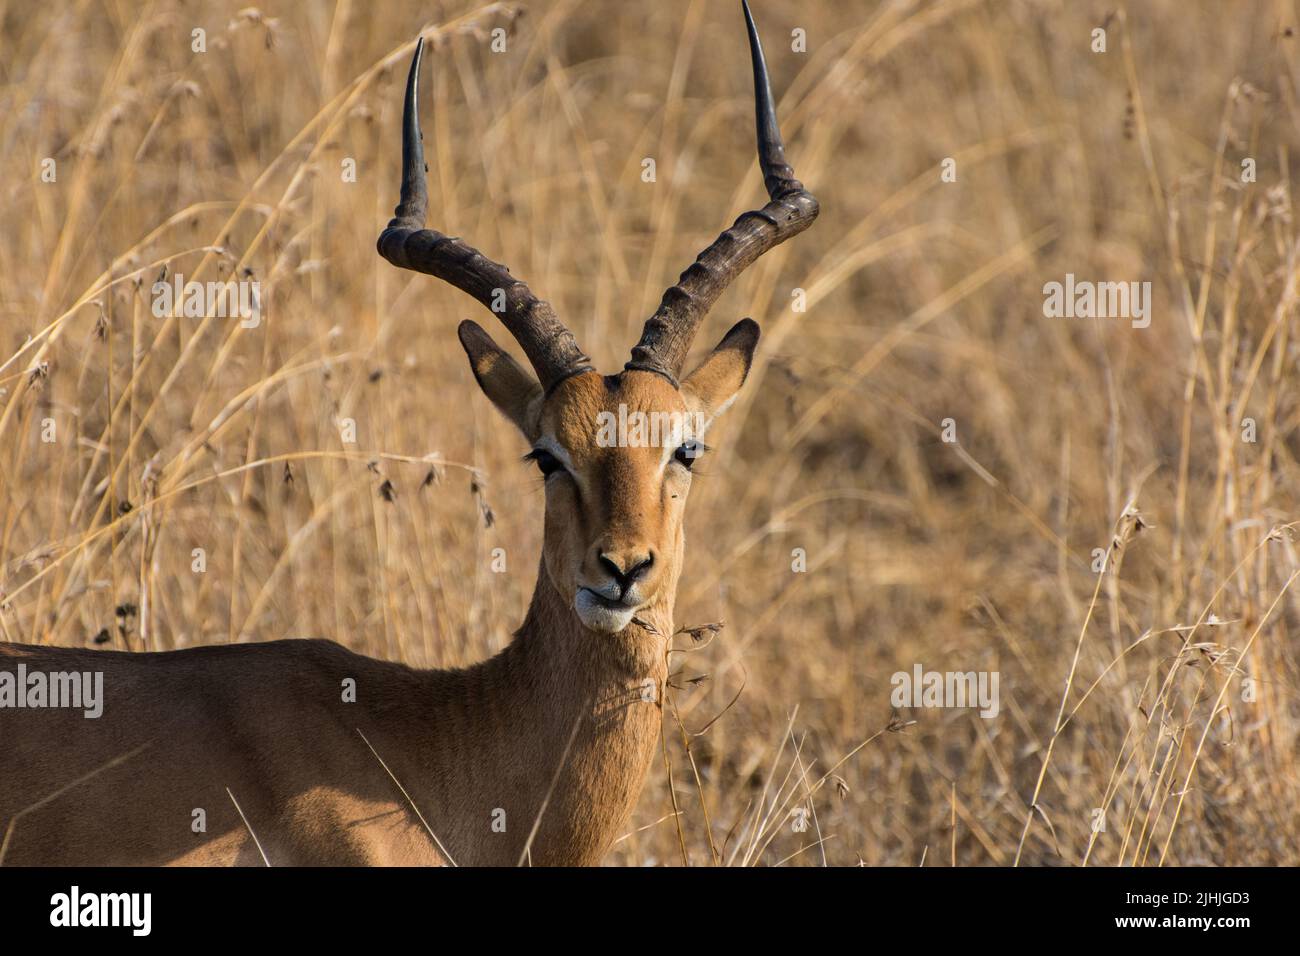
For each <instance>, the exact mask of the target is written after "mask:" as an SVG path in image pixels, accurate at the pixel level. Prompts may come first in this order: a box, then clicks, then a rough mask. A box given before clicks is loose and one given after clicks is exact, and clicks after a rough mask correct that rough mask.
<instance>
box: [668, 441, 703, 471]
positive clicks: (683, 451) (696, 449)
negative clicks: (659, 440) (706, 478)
mask: <svg viewBox="0 0 1300 956" xmlns="http://www.w3.org/2000/svg"><path fill="white" fill-rule="evenodd" d="M704 447H705V446H704V442H701V441H696V440H695V439H694V438H692V439H690V440H689V441H686V442H683V443H682V445H681V447H680V448H678V449H677V451H675V452H673V459H674V460H675V461H676V462H677V463H678V464H679V465H681V466H682V467H683V468H685V469H686V470H687V471H690V470H691V466H692V465H694V464H695V462H696V460H697V459H698V458H699V457H700V456H701V455H703V454H704Z"/></svg>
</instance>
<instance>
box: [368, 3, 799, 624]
mask: <svg viewBox="0 0 1300 956" xmlns="http://www.w3.org/2000/svg"><path fill="white" fill-rule="evenodd" d="M742 6H743V7H744V12H745V24H746V27H747V29H748V33H749V49H750V57H751V61H752V64H753V72H754V107H755V125H756V128H757V133H758V136H757V140H758V162H759V168H760V170H761V171H762V173H763V184H764V186H765V188H766V189H767V193H768V196H769V197H770V200H771V201H770V202H768V203H767V204H766V205H765V206H763V208H762V209H755V210H751V211H750V212H747V213H745V214H743V215H742V216H741V217H740V218H739V219H737V220H736V221H735V223H734V224H733V225H732V226H731V228H729V229H728V230H726V231H725V232H724V233H722V235H720V236H718V238H717V239H715V240H714V241H713V243H712V244H711V245H710V246H709V247H708V248H707V249H705V250H704V251H703V252H701V253H700V254H699V256H698V257H697V258H696V260H695V262H694V263H693V264H692V265H691V266H690V267H689V268H688V269H687V270H686V271H685V272H683V273H682V274H681V277H680V278H679V279H678V280H677V284H676V285H674V286H672V287H671V288H669V289H668V291H667V292H665V293H664V296H663V299H662V301H661V302H660V303H659V308H658V309H657V310H656V311H655V313H654V315H652V316H651V317H650V318H649V319H648V320H647V321H646V323H645V327H644V329H643V330H642V333H641V339H640V341H639V342H637V344H636V345H635V346H634V347H633V348H632V358H631V361H629V362H628V363H627V364H626V365H625V366H624V370H623V371H622V372H620V373H619V374H617V375H600V374H598V373H597V372H596V371H595V370H594V369H593V368H592V366H591V362H590V359H588V358H587V356H586V354H585V353H584V352H583V351H582V349H581V348H579V346H578V343H577V340H576V339H575V338H574V336H573V333H572V332H570V331H569V330H568V329H567V328H565V326H564V325H563V324H562V323H561V322H560V320H559V319H558V318H557V316H556V315H555V311H554V310H553V309H552V308H551V307H550V305H548V304H547V303H546V302H544V301H543V300H541V299H539V298H538V297H537V296H535V295H534V294H533V293H532V291H531V290H530V289H529V288H528V286H527V285H526V284H525V283H524V282H522V281H521V280H519V279H517V278H515V277H514V276H512V275H511V274H510V271H509V270H508V269H506V268H505V267H504V266H502V265H501V264H499V263H497V262H493V261H492V260H491V259H489V258H488V257H487V256H485V255H483V254H482V253H481V252H479V251H478V250H477V249H474V248H473V247H472V246H470V245H468V244H467V243H465V242H464V241H462V240H461V239H458V238H454V237H451V236H446V235H444V234H442V233H440V232H437V231H435V230H433V229H427V228H425V225H424V224H425V219H426V216H427V213H428V205H429V196H428V189H427V186H426V185H425V181H424V179H425V164H424V146H423V142H422V139H421V135H420V120H419V106H418V96H417V94H418V87H419V77H420V57H421V53H422V51H423V49H424V43H423V40H421V41H419V42H418V43H417V44H416V48H415V56H414V58H413V60H412V62H411V71H410V73H409V75H408V77H407V81H406V101H405V106H404V109H403V113H402V191H401V201H400V202H399V203H398V205H397V208H396V210H394V216H393V219H392V220H391V221H390V222H389V223H388V227H387V228H386V229H385V230H384V231H383V233H382V234H381V235H380V237H379V243H378V246H379V253H380V255H382V256H383V257H384V258H385V259H387V260H388V261H389V262H391V263H393V265H395V266H398V267H400V268H403V269H413V270H415V271H417V272H425V273H428V274H430V275H434V276H437V277H438V278H440V279H443V280H445V281H447V282H450V283H451V284H453V285H455V286H456V287H457V288H459V289H461V290H463V291H464V292H467V293H468V294H470V295H472V296H473V297H474V298H476V299H478V300H479V301H480V302H482V303H483V304H484V305H485V306H487V307H488V308H489V309H491V310H492V312H493V313H495V314H496V316H497V318H499V319H500V320H501V323H502V324H503V325H504V326H505V327H506V328H507V329H508V330H509V331H510V333H511V334H512V335H513V336H514V337H515V338H516V339H517V340H518V342H519V344H520V346H522V348H523V350H524V353H525V354H526V355H527V357H528V361H529V363H530V364H531V365H532V368H533V372H535V373H536V375H534V374H533V372H529V371H528V370H526V369H525V368H524V367H523V366H521V365H520V364H519V363H518V362H516V361H515V360H514V359H513V358H511V357H510V356H509V354H507V353H506V352H504V351H503V350H502V349H501V348H500V347H499V346H498V345H497V344H496V343H495V342H493V341H492V339H491V337H490V336H489V335H488V334H487V332H485V331H484V330H483V329H482V328H481V327H480V326H479V325H477V324H476V323H474V322H471V321H468V320H467V321H465V322H462V323H461V325H460V329H459V335H460V341H461V345H463V346H464V347H465V352H466V353H467V354H468V355H469V360H470V366H471V368H473V370H474V376H475V378H477V379H478V383H479V385H480V387H482V389H483V391H484V392H485V393H486V394H487V396H488V398H490V399H491V400H492V402H493V404H495V405H496V406H497V408H499V409H500V410H501V411H502V412H503V413H504V414H505V416H506V417H507V418H509V419H510V420H511V421H512V422H514V423H515V425H516V426H517V427H518V428H519V430H520V431H521V432H523V434H524V437H525V438H526V439H527V440H528V442H529V444H530V446H531V450H530V451H529V452H528V455H527V456H526V457H528V458H529V459H530V460H532V461H533V462H535V463H536V465H537V467H538V468H539V469H540V470H541V472H542V475H543V477H544V480H545V483H546V539H545V542H544V545H543V565H544V568H545V572H546V574H547V576H548V577H549V578H550V581H551V584H552V585H553V586H554V588H555V590H556V592H558V593H559V595H560V596H561V597H562V598H563V599H564V601H565V602H566V603H568V604H569V605H570V606H571V607H572V608H573V611H574V613H575V614H576V615H577V617H578V618H579V620H581V622H582V623H583V625H585V626H586V627H587V628H589V629H590V630H592V631H596V632H598V633H605V634H614V633H617V632H619V631H622V630H623V629H624V628H626V627H627V626H628V625H629V624H631V623H632V621H633V619H634V618H635V617H636V615H637V612H638V611H639V610H641V609H643V608H647V607H649V606H651V605H659V604H664V605H665V606H669V607H670V606H671V597H672V593H673V591H674V590H675V589H676V587H677V577H678V574H679V572H680V569H681V559H682V544H683V535H682V513H683V510H684V509H685V507H686V495H687V493H688V492H689V491H690V487H691V472H692V469H693V468H694V466H695V463H696V461H697V460H698V459H699V457H700V456H701V455H702V454H704V453H705V448H704V445H703V438H704V432H705V431H706V430H707V429H708V427H709V425H710V423H711V422H712V421H713V419H714V418H716V417H717V416H718V415H719V414H720V413H721V412H722V411H723V410H724V409H726V407H727V406H728V405H729V404H730V403H731V401H732V399H733V398H735V395H736V392H737V391H738V390H739V389H740V386H741V385H742V384H743V383H744V381H745V376H746V375H747V374H748V372H749V367H750V364H751V363H752V361H753V357H754V348H755V346H756V345H757V344H758V334H759V333H758V325H757V324H756V323H754V322H753V321H752V320H751V319H742V320H741V321H740V322H738V323H737V324H736V325H734V326H733V327H732V328H731V331H729V332H728V333H727V334H726V335H725V336H724V337H723V339H722V341H721V342H719V343H718V345H717V347H716V348H714V350H713V351H712V352H711V353H710V354H709V355H708V357H706V358H705V359H704V361H703V362H702V363H701V364H700V365H699V367H698V368H696V370H695V371H694V372H692V373H691V374H690V375H689V376H687V377H685V378H681V377H680V376H681V370H682V367H683V365H684V364H685V360H686V355H687V352H688V351H689V350H690V347H691V341H692V339H694V337H695V333H696V331H697V330H698V328H699V326H700V323H701V322H702V321H703V320H704V317H705V316H706V315H707V314H708V311H709V308H710V307H711V306H712V305H713V303H714V302H715V301H717V298H718V296H720V295H721V294H722V292H723V291H724V290H725V289H726V287H727V286H728V285H729V284H730V283H731V281H732V280H733V279H735V278H736V277H737V276H738V275H740V273H741V272H742V271H744V269H745V268H746V267H747V266H748V265H749V264H750V263H752V262H753V261H754V260H756V259H757V258H758V257H759V256H761V255H762V254H763V253H765V252H766V251H768V250H769V249H771V248H773V247H774V246H776V245H778V244H779V243H782V242H784V241H785V240H786V239H789V238H790V237H791V236H795V235H798V234H799V233H800V232H803V230H805V229H807V228H808V227H809V226H810V225H812V223H813V220H814V219H816V218H817V213H818V205H817V200H816V199H815V198H813V196H812V194H811V193H809V192H808V191H807V190H805V189H804V187H803V184H802V183H801V182H799V180H797V179H796V178H795V176H794V170H793V169H791V167H790V165H789V164H788V163H787V162H786V160H785V147H784V145H783V144H782V142H781V133H780V131H779V130H778V128H777V122H776V110H775V107H774V106H773V101H772V90H771V85H770V83H769V82H768V76H767V65H766V63H765V62H764V60H763V49H762V45H761V44H760V43H759V39H758V31H757V30H756V29H755V27H754V20H753V17H752V16H750V12H749V7H748V5H745V4H742ZM637 415H642V416H646V417H648V418H649V419H650V420H651V421H653V420H654V419H656V418H658V417H660V416H663V417H664V419H666V420H667V421H669V422H672V423H676V426H677V427H670V428H669V429H667V432H666V434H665V432H664V431H663V430H659V432H658V434H657V435H656V432H655V429H654V428H653V426H652V428H651V433H650V434H651V437H650V440H648V441H647V440H645V435H644V433H642V434H641V440H639V441H638V440H631V439H632V435H631V434H623V433H622V432H621V429H620V430H619V431H618V432H616V434H615V439H616V440H614V441H609V440H607V439H608V437H609V433H608V429H607V428H606V427H605V426H607V425H608V423H609V421H610V419H611V418H612V419H613V420H614V421H618V422H620V423H621V422H622V421H624V420H626V419H627V418H628V417H629V416H637Z"/></svg>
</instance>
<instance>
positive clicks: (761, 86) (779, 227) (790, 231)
mask: <svg viewBox="0 0 1300 956" xmlns="http://www.w3.org/2000/svg"><path fill="white" fill-rule="evenodd" d="M741 6H742V7H744V10H745V24H746V26H747V27H748V29H749V52H750V56H751V58H752V60H753V63H754V120H755V126H756V127H757V129H758V165H759V168H760V169H762V171H763V185H764V186H766V187H767V194H768V196H769V197H770V199H771V202H769V203H768V204H767V205H766V206H764V207H763V208H762V209H755V210H751V211H750V212H747V213H744V214H743V215H741V217H740V218H739V219H737V220H736V221H735V223H734V224H733V225H732V227H731V228H730V229H728V230H727V231H726V232H724V233H723V234H722V235H720V236H718V238H717V239H715V240H713V244H712V245H710V246H709V247H708V248H707V249H705V250H704V251H703V252H701V253H700V254H699V256H698V257H697V258H696V260H695V262H694V263H692V265H691V266H690V268H689V269H687V270H686V271H685V272H683V273H682V274H681V277H680V278H679V279H678V280H677V284H676V285H675V286H672V287H671V288H670V289H668V291H667V292H665V293H664V297H663V300H662V301H661V302H660V303H659V308H658V310H656V312H655V314H654V315H653V316H651V317H650V318H649V319H648V320H647V321H646V324H645V328H644V329H643V330H642V332H641V341H640V342H638V343H637V344H636V347H635V348H633V349H632V361H630V362H628V363H627V365H626V367H627V368H629V369H642V370H645V371H649V372H658V373H659V374H660V375H664V376H666V377H667V378H668V379H669V380H670V381H672V382H673V383H676V382H677V377H678V375H679V374H680V373H681V368H682V363H683V362H684V361H685V360H686V353H687V352H689V351H690V348H691V340H692V339H694V338H695V331H696V329H698V328H699V326H700V322H701V321H702V320H703V319H704V316H706V315H707V314H708V312H709V309H710V308H711V307H712V306H713V303H714V302H716V301H717V300H718V296H720V295H722V293H723V291H724V290H725V289H726V288H727V286H728V285H730V284H731V282H732V280H733V279H735V278H736V277H737V276H738V275H740V274H741V273H742V272H744V271H745V269H746V268H748V267H749V265H750V264H751V263H753V262H754V261H755V260H756V259H758V257H759V256H761V255H762V254H763V253H765V252H767V251H768V250H769V249H772V248H774V247H775V246H778V245H780V244H781V243H783V242H785V241H786V240H787V239H789V238H790V237H791V236H796V235H798V234H799V233H801V232H803V231H804V230H805V229H807V228H808V227H809V226H811V225H812V223H813V220H814V219H816V218H817V213H818V206H817V200H816V199H815V198H814V197H813V195H812V193H810V192H808V191H807V190H806V189H804V188H803V183H801V182H799V180H797V179H795V178H794V170H793V169H792V168H790V165H789V163H787V162H786V161H785V145H784V144H783V143H782V142H781V131H780V130H779V129H778V128H777V124H776V108H775V107H774V106H773V104H772V86H771V83H770V82H769V80H768V76H767V63H766V62H765V61H764V59H763V47H762V44H761V43H759V40H758V30H757V28H755V26H754V18H753V16H752V15H751V14H750V12H749V4H748V3H747V2H745V0H741Z"/></svg>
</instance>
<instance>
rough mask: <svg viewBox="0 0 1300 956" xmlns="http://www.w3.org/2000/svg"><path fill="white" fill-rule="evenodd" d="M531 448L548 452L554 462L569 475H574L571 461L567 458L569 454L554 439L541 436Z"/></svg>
mask: <svg viewBox="0 0 1300 956" xmlns="http://www.w3.org/2000/svg"><path fill="white" fill-rule="evenodd" d="M533 447H534V448H540V449H541V450H542V451H545V452H550V453H551V454H552V455H554V456H555V459H556V461H558V462H559V463H560V464H561V465H563V466H564V467H565V468H566V469H567V470H568V472H569V474H571V475H572V474H576V472H575V471H574V468H573V459H572V458H570V457H569V453H568V452H567V451H566V450H565V449H564V446H563V445H561V444H560V443H559V442H557V441H556V440H555V439H554V438H551V437H550V436H549V435H543V436H542V437H541V438H539V439H538V440H537V444H536V445H534V446H533Z"/></svg>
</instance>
